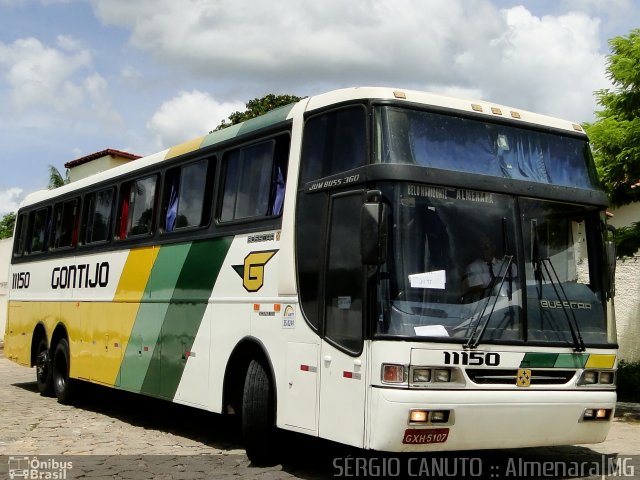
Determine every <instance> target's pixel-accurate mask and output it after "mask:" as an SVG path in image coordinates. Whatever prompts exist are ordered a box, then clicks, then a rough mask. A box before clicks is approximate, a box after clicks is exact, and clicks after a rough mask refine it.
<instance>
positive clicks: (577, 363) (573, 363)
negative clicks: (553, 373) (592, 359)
mask: <svg viewBox="0 0 640 480" xmlns="http://www.w3.org/2000/svg"><path fill="white" fill-rule="evenodd" d="M587 360H589V354H588V353H561V354H560V355H558V360H557V361H556V363H555V365H554V367H556V368H584V366H585V365H586V363H587Z"/></svg>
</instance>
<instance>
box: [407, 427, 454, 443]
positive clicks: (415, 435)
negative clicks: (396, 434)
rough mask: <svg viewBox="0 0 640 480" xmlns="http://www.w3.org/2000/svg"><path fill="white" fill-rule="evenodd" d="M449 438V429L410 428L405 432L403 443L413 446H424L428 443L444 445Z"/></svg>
mask: <svg viewBox="0 0 640 480" xmlns="http://www.w3.org/2000/svg"><path fill="white" fill-rule="evenodd" d="M447 438H449V429H448V428H434V429H431V430H424V429H420V428H408V429H407V430H405V431H404V438H403V439H402V443H405V444H412V445H418V444H420V445H422V444H426V443H444V442H446V441H447Z"/></svg>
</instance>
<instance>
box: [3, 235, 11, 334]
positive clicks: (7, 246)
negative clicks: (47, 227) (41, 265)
mask: <svg viewBox="0 0 640 480" xmlns="http://www.w3.org/2000/svg"><path fill="white" fill-rule="evenodd" d="M12 244H13V239H12V238H5V239H4V240H0V344H2V343H4V330H5V325H6V324H7V294H8V292H9V290H8V280H9V262H10V261H11V245H12Z"/></svg>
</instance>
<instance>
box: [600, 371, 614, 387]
mask: <svg viewBox="0 0 640 480" xmlns="http://www.w3.org/2000/svg"><path fill="white" fill-rule="evenodd" d="M614 377H615V375H614V374H613V372H600V383H603V384H605V385H611V384H612V383H613V379H614Z"/></svg>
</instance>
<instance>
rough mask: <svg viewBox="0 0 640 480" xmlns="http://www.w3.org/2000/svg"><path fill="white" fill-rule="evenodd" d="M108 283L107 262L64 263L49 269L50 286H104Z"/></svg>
mask: <svg viewBox="0 0 640 480" xmlns="http://www.w3.org/2000/svg"><path fill="white" fill-rule="evenodd" d="M107 285H109V262H101V263H96V264H95V265H93V266H92V265H91V264H89V263H83V264H80V265H65V266H62V267H55V268H54V269H53V270H52V271H51V288H53V289H54V290H57V289H61V290H64V289H68V288H96V287H101V288H104V287H106V286H107Z"/></svg>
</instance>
